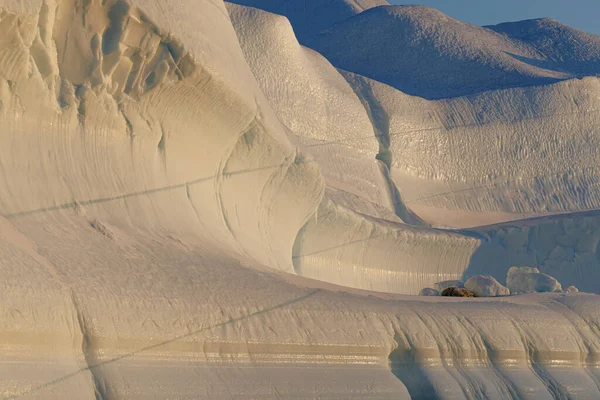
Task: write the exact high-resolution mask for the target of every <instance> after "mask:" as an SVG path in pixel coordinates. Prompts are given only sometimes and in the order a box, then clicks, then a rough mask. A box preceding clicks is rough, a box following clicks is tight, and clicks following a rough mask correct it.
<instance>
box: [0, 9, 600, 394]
mask: <svg viewBox="0 0 600 400" xmlns="http://www.w3.org/2000/svg"><path fill="white" fill-rule="evenodd" d="M0 10H1V11H0V33H1V34H0V118H1V120H2V126H1V128H0V137H1V138H2V144H3V145H2V146H0V180H1V182H2V188H3V190H2V191H0V215H1V218H0V311H1V313H2V315H3V318H2V319H1V321H0V348H1V349H2V351H1V352H0V354H2V356H0V395H1V396H3V397H5V398H78V399H79V398H81V399H85V398H96V399H97V398H102V399H109V398H110V399H113V398H114V399H120V398H123V399H132V398H133V399H135V398H148V397H157V398H201V399H202V398H204V399H217V398H225V399H227V398H231V399H233V398H244V397H246V398H261V399H269V398H273V399H275V398H294V397H296V398H343V399H348V398H360V399H367V398H377V399H382V398H389V399H392V398H394V399H397V398H406V399H408V398H459V399H462V398H465V399H466V398H469V399H471V398H476V399H494V398H497V399H506V398H512V399H522V398H530V399H544V398H595V397H598V394H599V393H598V387H599V383H598V382H599V381H600V376H599V374H598V368H597V366H598V362H599V361H598V360H599V356H598V354H599V348H600V335H599V333H598V325H599V323H598V322H599V321H600V314H599V313H598V310H600V307H599V306H600V304H599V302H600V300H598V297H597V296H596V295H589V294H566V293H552V294H547V295H527V296H515V297H510V298H506V299H502V300H498V299H471V300H463V299H442V298H417V297H410V296H405V295H399V294H384V293H379V292H380V291H386V292H396V293H416V292H418V290H420V289H421V288H422V286H426V285H431V284H433V283H434V282H435V281H437V280H442V279H453V278H460V277H462V276H463V275H468V274H469V273H470V271H471V272H472V271H473V270H474V268H475V269H476V268H478V267H481V265H480V264H473V260H474V259H475V257H476V256H481V255H483V256H485V255H486V254H494V253H493V251H494V250H493V249H492V250H487V248H488V247H489V246H492V247H493V246H494V245H495V243H496V241H495V240H496V239H493V238H491V237H486V236H485V235H489V232H493V231H498V230H499V229H503V228H498V227H488V228H485V229H483V232H454V231H444V230H440V229H433V228H430V227H428V226H427V225H426V224H425V223H423V222H422V221H421V220H420V219H418V218H417V217H416V216H415V215H414V214H412V213H411V212H410V211H409V210H408V209H407V208H406V207H400V206H399V204H400V205H402V204H404V203H402V200H401V199H402V197H401V196H400V194H399V193H397V191H398V189H400V185H399V184H397V183H395V182H396V181H397V178H396V177H395V176H394V172H395V171H394V170H393V169H392V170H389V169H388V167H389V166H392V165H393V164H391V163H390V159H389V158H386V156H389V154H391V153H392V152H391V150H390V151H388V152H386V151H385V150H389V149H386V147H385V146H383V145H382V140H381V138H382V135H381V133H380V132H383V131H382V129H383V128H382V126H381V124H380V122H381V120H380V119H378V118H376V117H374V115H375V114H376V113H374V112H373V110H374V109H373V107H369V103H368V100H369V99H367V98H366V97H364V96H363V95H361V94H360V93H358V91H357V88H356V86H354V87H352V86H350V84H349V83H347V81H346V80H345V79H343V76H341V75H339V74H338V73H337V72H336V71H335V69H334V68H333V67H332V66H331V65H330V64H329V63H328V62H327V61H326V60H325V59H323V58H322V57H320V56H319V55H317V54H315V53H314V52H312V51H310V50H306V49H304V48H302V47H300V46H299V45H298V43H297V42H296V41H295V40H294V38H293V36H292V35H291V30H290V29H289V25H288V24H287V23H286V22H285V20H283V19H282V18H281V17H274V16H272V15H270V14H266V13H262V12H258V11H254V10H246V9H241V8H236V7H234V6H228V7H227V8H226V7H225V5H224V4H223V3H222V2H220V1H206V0H196V1H187V0H178V1H175V0H168V1H164V0H160V1H158V0H144V1H138V0H134V1H130V2H124V1H121V0H108V1H99V0H97V1H95V0H93V1H89V2H87V1H86V2H80V1H78V0H58V1H52V0H48V1H41V0H40V1H34V0H30V1H15V0H0ZM230 13H231V17H230ZM232 22H233V23H232ZM234 25H235V29H234ZM240 32H241V33H242V34H241V35H240ZM254 36H256V38H258V41H257V40H256V38H254ZM269 36H271V37H272V40H261V39H266V38H268V37H269ZM278 51H281V52H282V53H278ZM253 52H254V53H253ZM252 54H260V55H263V56H265V57H264V58H266V59H267V61H264V60H263V61H262V62H261V61H260V57H258V56H255V57H252ZM269 58H277V59H278V60H280V62H279V63H276V64H270V63H269V62H268V59H269ZM269 77H271V83H269ZM296 79H297V81H296ZM272 82H276V83H277V84H276V85H273V84H272ZM301 88H305V89H306V91H307V92H308V93H310V94H311V95H312V96H310V97H311V98H313V99H314V100H313V101H312V102H311V101H307V100H306V98H304V97H303V92H302V90H301ZM352 88H353V89H354V90H352ZM357 93H358V94H357ZM334 100H337V101H339V102H335V101H334ZM325 105H327V106H328V107H329V108H328V109H327V110H326V111H325V112H323V108H324V107H325ZM507 106H508V104H507ZM291 108H292V109H291ZM380 109H383V107H380ZM378 110H379V109H378ZM375 111H377V110H375ZM311 119H312V120H311ZM591 123H593V121H592V122H590V124H591ZM340 124H341V126H339V125H340ZM338 128H341V129H338ZM363 131H364V132H363ZM363 133H364V138H363ZM346 139H348V140H346ZM342 140H343V141H344V143H343V144H341V143H339V142H341V141H342ZM383 143H384V144H385V142H383ZM317 144H318V145H319V146H316V145H317ZM328 148H331V150H326V149H328ZM317 149H318V150H317ZM328 151H329V153H328ZM339 155H341V156H343V157H344V159H345V160H346V161H345V164H344V166H343V167H341V168H340V167H339V166H338V167H336V166H335V165H334V163H333V162H331V159H332V158H333V157H338V156H339ZM377 156H379V161H377V160H376V157H377ZM554 156H555V154H552V157H554ZM392 160H393V159H392ZM453 168H454V167H453ZM449 171H450V172H451V173H460V172H461V170H460V167H459V168H458V169H456V170H452V169H450V170H449ZM453 171H458V172H453ZM392 178H393V179H392ZM475 178H477V176H476V177H475ZM396 186H398V187H396ZM440 209H441V210H443V208H440ZM411 218H412V220H411ZM415 225H419V226H415ZM564 226H566V225H564ZM592 226H595V225H593V224H592V223H590V224H589V225H583V226H581V227H580V228H581V229H580V230H581V231H584V232H585V231H587V230H590V229H592ZM564 229H566V228H564ZM528 232H529V231H528ZM527 235H528V238H529V237H530V236H531V238H532V239H531V241H530V242H527V244H526V245H524V246H525V247H527V249H529V247H530V243H535V240H536V239H535V238H536V237H537V236H535V234H533V233H532V234H531V235H529V233H527ZM517 236H518V235H517ZM551 236H552V240H554V239H556V241H557V243H558V240H561V241H562V240H563V238H562V236H564V232H562V231H560V232H558V231H557V232H555V233H552V234H551ZM575 236H576V237H577V238H576V239H574V242H573V243H574V244H573V246H575V247H577V248H578V249H579V250H578V251H581V253H590V252H592V251H591V248H592V247H594V243H595V242H594V240H589V242H590V243H587V247H586V248H584V247H581V246H584V244H581V246H580V244H579V241H580V240H581V237H582V236H584V235H583V234H577V235H575ZM559 237H561V238H560V239H559ZM497 241H500V242H501V243H502V245H503V246H504V245H505V244H506V243H508V242H509V241H501V240H500V239H498V240H497ZM549 241H550V239H548V240H545V241H543V242H544V245H545V244H547V243H548V242H549ZM510 243H512V242H510ZM596 244H597V243H596ZM531 246H533V247H535V246H534V245H533V244H531ZM565 246H566V245H565ZM503 248H506V249H508V250H507V253H505V254H504V256H506V257H509V256H511V254H512V253H511V251H512V250H511V249H514V251H515V254H518V253H519V252H522V250H523V248H524V247H523V246H521V247H519V246H517V245H515V246H513V247H510V246H506V247H503ZM594 248H595V247H594ZM586 249H587V250H586ZM532 251H533V250H532ZM535 251H539V252H542V250H541V247H539V248H536V250H535ZM586 257H588V256H586ZM484 259H485V258H484ZM504 267H505V266H504V264H502V263H500V262H499V263H498V264H497V267H495V269H494V271H493V272H494V274H496V275H497V276H498V274H500V275H501V274H503V273H505V272H506V271H504ZM590 276H591V275H590ZM307 278H311V279H307ZM586 278H587V277H585V276H578V277H577V279H575V280H573V283H575V284H580V283H582V282H584V281H585V280H586ZM499 280H501V279H499ZM502 281H503V280H501V282H502ZM569 283H571V282H569ZM333 284H338V285H345V286H346V287H342V286H335V285H333ZM369 290H372V291H369Z"/></svg>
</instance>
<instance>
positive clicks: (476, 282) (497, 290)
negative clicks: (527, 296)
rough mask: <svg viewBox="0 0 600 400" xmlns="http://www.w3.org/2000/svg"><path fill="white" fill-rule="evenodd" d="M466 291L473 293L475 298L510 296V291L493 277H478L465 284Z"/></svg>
mask: <svg viewBox="0 0 600 400" xmlns="http://www.w3.org/2000/svg"><path fill="white" fill-rule="evenodd" d="M465 289H468V290H470V291H471V292H473V294H474V295H475V297H498V296H508V295H509V294H510V291H509V290H508V288H506V287H505V286H502V285H501V284H500V282H498V281H497V280H496V279H494V278H493V277H491V276H484V275H476V276H473V277H471V278H469V279H468V280H467V281H466V282H465Z"/></svg>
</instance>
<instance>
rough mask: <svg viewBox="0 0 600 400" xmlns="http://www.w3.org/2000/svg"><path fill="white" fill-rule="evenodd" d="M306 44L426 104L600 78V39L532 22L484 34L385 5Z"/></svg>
mask: <svg viewBox="0 0 600 400" xmlns="http://www.w3.org/2000/svg"><path fill="white" fill-rule="evenodd" d="M307 45H308V46H310V47H312V48H314V49H316V50H317V51H319V52H320V53H321V54H323V55H324V56H326V57H327V58H328V59H329V61H331V62H332V63H333V64H334V65H335V66H336V67H338V68H341V69H344V70H347V71H352V72H355V73H358V74H361V75H364V76H367V77H369V78H372V79H375V80H378V81H380V82H383V83H386V84H388V85H391V86H393V87H395V88H396V89H399V90H401V91H403V92H405V93H408V94H412V95H415V96H421V97H425V98H428V99H436V98H445V97H455V96H461V95H465V94H471V93H479V92H482V91H486V90H492V89H501V88H510V87H518V86H530V85H540V84H547V83H551V82H556V81H558V80H562V79H569V78H575V77H582V76H590V75H592V76H593V75H597V74H599V73H600V37H598V36H596V35H591V34H587V33H585V32H582V31H578V30H576V29H572V28H569V27H566V26H564V25H561V24H559V23H557V22H556V21H553V20H547V19H546V20H534V21H524V22H515V23H511V24H502V25H498V26H495V27H488V28H482V27H478V26H474V25H471V24H468V23H464V22H461V21H457V20H455V19H452V18H450V17H448V16H446V15H445V14H443V13H441V12H440V11H438V10H435V9H432V8H429V7H423V6H380V7H375V8H371V9H369V10H366V11H365V12H363V13H361V14H359V15H357V16H355V17H353V18H348V19H346V20H344V21H342V22H339V23H337V24H336V25H335V26H334V27H332V28H331V29H329V30H326V31H324V32H321V33H320V34H319V35H317V36H315V37H312V38H311V39H310V40H308V42H307Z"/></svg>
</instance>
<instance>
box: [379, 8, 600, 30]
mask: <svg viewBox="0 0 600 400" xmlns="http://www.w3.org/2000/svg"><path fill="white" fill-rule="evenodd" d="M388 1H389V2H390V3H391V4H423V5H427V6H430V7H434V8H437V9H438V10H441V11H443V12H444V13H446V14H448V15H449V16H451V17H453V18H456V19H459V20H461V21H465V22H469V23H472V24H475V25H492V24H497V23H500V22H507V21H520V20H523V19H531V18H540V17H550V18H554V19H556V20H557V21H560V22H562V23H563V24H567V25H570V26H572V27H574V28H578V29H581V30H584V31H587V32H590V33H595V34H597V35H600V0H413V1H404V0H388Z"/></svg>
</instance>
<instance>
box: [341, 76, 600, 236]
mask: <svg viewBox="0 0 600 400" xmlns="http://www.w3.org/2000/svg"><path fill="white" fill-rule="evenodd" d="M345 76H346V77H347V78H348V80H349V82H351V84H352V85H353V87H354V88H355V90H356V92H357V93H358V94H359V95H360V96H361V98H362V99H363V101H364V103H365V104H367V106H368V107H370V109H371V110H374V112H373V114H374V115H376V124H375V125H376V126H378V127H379V134H380V135H381V137H382V139H383V141H384V144H385V145H387V149H384V151H386V152H387V156H388V158H389V160H390V161H389V162H390V170H391V174H392V177H393V179H394V181H395V183H396V185H397V187H398V189H399V191H400V193H401V195H402V197H403V199H404V200H405V202H406V205H407V206H408V207H409V208H411V209H413V211H415V212H416V213H417V214H419V215H421V217H423V218H424V219H425V220H426V221H429V222H431V223H432V224H434V225H444V226H456V227H464V226H476V225H486V224H489V223H494V222H502V221H506V220H511V219H520V218H526V217H529V216H534V215H540V214H544V213H565V212H573V211H581V210H590V209H595V208H598V205H599V198H598V188H599V186H598V180H597V166H596V161H595V160H596V159H597V157H598V148H600V147H599V146H598V144H599V137H598V134H597V131H598V126H599V124H600V120H599V119H598V118H599V114H598V106H599V104H598V93H600V84H599V82H600V81H599V80H598V78H593V77H588V78H584V79H581V80H579V79H576V80H569V81H564V82H559V83H556V84H552V85H546V86H536V87H528V88H514V89H505V90H498V91H490V92H486V93H482V94H478V95H471V96H465V97H457V98H452V99H444V100H437V101H428V100H425V99H422V98H419V97H413V96H409V95H406V94H403V93H402V92H400V91H397V90H395V89H393V88H391V87H389V86H387V85H384V84H381V83H379V82H376V81H373V80H370V79H367V78H364V77H361V76H358V75H355V74H351V73H345ZM439 209H449V210H454V211H455V212H456V214H454V215H452V213H451V212H448V213H445V215H444V214H443V213H440V212H436V210H439Z"/></svg>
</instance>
